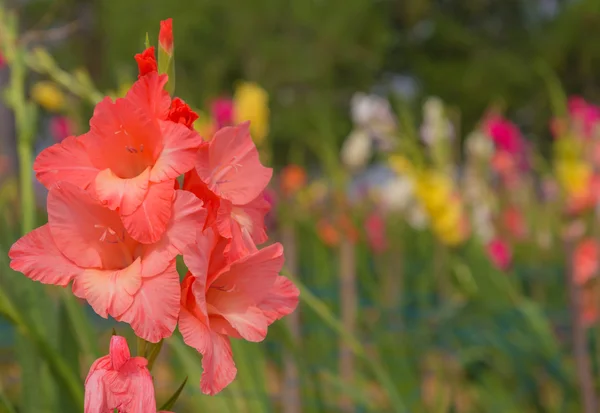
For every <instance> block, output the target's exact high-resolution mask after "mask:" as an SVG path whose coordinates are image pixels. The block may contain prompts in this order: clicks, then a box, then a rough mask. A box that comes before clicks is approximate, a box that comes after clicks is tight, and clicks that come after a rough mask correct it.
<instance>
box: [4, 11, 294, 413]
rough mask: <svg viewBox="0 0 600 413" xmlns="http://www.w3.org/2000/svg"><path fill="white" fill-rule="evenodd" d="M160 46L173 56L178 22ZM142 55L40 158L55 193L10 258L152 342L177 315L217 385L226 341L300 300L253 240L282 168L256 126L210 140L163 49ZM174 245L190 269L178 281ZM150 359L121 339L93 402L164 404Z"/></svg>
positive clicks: (90, 389) (261, 232)
mask: <svg viewBox="0 0 600 413" xmlns="http://www.w3.org/2000/svg"><path fill="white" fill-rule="evenodd" d="M159 43H160V47H161V48H162V49H163V51H166V52H167V53H169V55H172V47H173V46H172V45H173V37H172V31H171V22H170V20H167V21H165V22H162V23H161V33H160V36H159ZM136 60H137V62H138V67H139V71H140V73H139V78H138V80H137V81H136V82H135V84H134V85H133V86H132V87H131V89H130V90H129V92H128V93H127V95H126V96H125V97H124V98H120V99H117V100H116V101H114V102H113V101H112V100H111V99H110V98H105V99H104V100H102V101H101V102H100V103H99V104H98V105H97V106H96V108H95V110H94V113H93V116H92V119H91V120H90V130H89V131H88V132H87V133H84V134H83V135H81V136H70V137H67V138H66V139H64V140H62V141H61V142H60V143H57V144H55V145H53V146H51V147H49V148H47V149H46V150H44V151H43V152H42V153H41V154H40V155H39V156H38V157H37V159H36V160H35V163H34V170H35V173H36V176H37V179H38V180H39V181H40V182H41V183H42V184H43V185H44V186H45V187H46V188H48V190H49V195H48V201H47V202H48V203H47V209H48V223H47V224H46V225H43V226H41V227H39V228H37V229H35V230H34V231H32V232H30V233H29V234H26V235H25V236H24V237H22V238H21V239H19V240H18V241H17V242H16V243H15V244H14V245H13V246H12V248H11V250H10V252H9V255H10V258H11V268H13V269H14V270H17V271H20V272H22V273H23V274H25V275H26V276H27V277H29V278H31V279H32V280H35V281H39V282H41V283H44V284H55V285H60V286H67V285H69V284H70V283H72V284H71V286H72V291H73V294H75V295H76V296H77V297H79V298H81V299H84V300H86V301H87V302H88V303H89V304H90V306H91V307H92V308H93V309H94V311H95V312H96V313H98V314H99V315H100V316H102V317H105V318H106V317H108V316H111V317H113V318H114V319H115V320H117V321H121V322H125V323H129V324H130V325H131V327H132V329H133V331H134V332H135V334H136V335H137V336H138V337H140V338H142V339H144V340H146V341H148V342H151V343H157V342H159V341H160V340H162V339H165V338H167V337H169V336H171V335H172V334H173V331H174V330H175V328H176V326H177V325H179V329H180V332H181V334H182V336H183V339H184V341H185V343H187V344H188V345H190V346H192V347H194V348H195V349H197V350H198V351H199V352H200V353H202V355H203V358H202V366H203V374H202V380H201V388H202V391H203V392H204V393H206V394H211V395H213V394H215V393H218V392H219V391H221V390H222V389H223V388H224V387H226V386H227V385H228V384H229V383H231V381H232V380H233V379H234V378H235V375H236V367H235V364H234V361H233V357H232V350H231V345H230V338H231V337H233V338H238V339H239V338H242V339H245V340H248V341H254V342H258V341H261V340H263V339H264V338H265V336H266V334H267V328H268V326H269V325H270V324H271V323H273V322H274V321H275V320H277V319H280V318H281V317H283V316H285V315H287V314H289V313H291V312H292V311H293V310H294V309H295V308H296V306H297V303H298V296H299V291H298V289H297V288H296V287H295V286H294V285H293V284H292V282H291V281H290V280H288V279H287V278H284V277H283V276H280V275H279V272H280V271H281V269H282V267H283V264H284V256H283V248H282V246H281V245H280V244H279V243H275V244H271V245H269V246H267V247H264V248H262V249H258V248H257V245H259V244H262V243H264V242H266V241H267V234H266V232H265V224H264V217H265V214H266V213H267V212H268V211H269V208H270V204H269V203H268V202H267V201H266V200H265V198H264V195H263V192H264V191H265V188H266V186H267V184H268V183H269V180H270V179H271V175H272V170H271V169H270V168H266V167H264V166H263V165H262V164H261V163H260V160H259V156H258V151H257V149H256V147H255V145H254V143H253V141H252V138H251V136H250V133H249V124H248V123H245V124H241V125H237V126H230V127H225V128H223V129H220V130H219V131H218V132H217V133H216V134H215V135H214V136H213V137H212V139H211V140H210V141H205V140H203V138H202V137H201V136H200V135H199V134H198V133H197V132H196V131H195V130H194V129H193V126H192V125H193V122H194V120H195V119H196V118H197V115H196V114H195V113H194V112H193V111H192V110H191V109H190V107H189V106H188V105H187V104H186V103H185V102H183V101H182V100H181V99H179V98H173V99H171V97H170V96H169V94H168V93H167V92H166V91H165V84H166V83H167V81H168V79H167V75H165V74H159V73H158V70H157V61H156V58H155V55H154V48H153V47H150V48H148V49H147V50H145V51H144V52H143V53H141V54H138V55H136ZM182 176H183V184H182V185H180V184H179V182H178V178H180V177H182ZM178 255H183V258H184V262H185V263H186V265H187V267H188V269H189V271H188V273H187V275H186V276H185V278H184V279H183V281H182V282H180V278H179V274H178V272H177V270H176V265H175V261H176V257H177V256H178ZM146 362H147V361H146V360H145V359H144V358H141V357H135V358H130V356H129V349H128V347H127V344H126V343H125V341H124V339H123V338H122V337H118V336H115V337H113V339H112V341H111V351H110V355H109V356H106V357H103V358H101V359H99V360H97V361H96V363H94V365H93V366H92V369H91V371H90V374H89V376H88V378H87V380H86V395H85V412H86V413H106V412H112V411H113V409H117V410H118V411H119V412H121V413H125V412H143V413H148V412H155V411H156V406H155V401H154V390H153V386H152V380H151V376H150V373H149V371H148V369H147V368H146Z"/></svg>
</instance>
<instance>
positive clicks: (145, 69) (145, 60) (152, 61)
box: [135, 46, 158, 78]
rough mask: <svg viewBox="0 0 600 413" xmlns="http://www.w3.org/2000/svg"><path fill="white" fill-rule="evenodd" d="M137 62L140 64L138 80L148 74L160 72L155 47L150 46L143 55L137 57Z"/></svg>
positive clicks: (139, 54)
mask: <svg viewBox="0 0 600 413" xmlns="http://www.w3.org/2000/svg"><path fill="white" fill-rule="evenodd" d="M135 61H136V62H137V64H138V70H139V72H140V73H139V75H138V78H140V77H142V76H144V75H147V74H148V73H152V72H158V63H157V62H156V57H155V55H154V46H150V47H149V48H147V49H146V50H144V51H143V52H142V53H138V54H136V55H135Z"/></svg>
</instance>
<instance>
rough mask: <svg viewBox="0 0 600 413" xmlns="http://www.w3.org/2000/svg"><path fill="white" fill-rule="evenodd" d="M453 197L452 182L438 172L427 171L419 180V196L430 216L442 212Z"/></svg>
mask: <svg viewBox="0 0 600 413" xmlns="http://www.w3.org/2000/svg"><path fill="white" fill-rule="evenodd" d="M451 195H452V180H451V179H450V178H448V177H447V176H445V175H444V174H442V173H440V172H437V171H426V172H424V173H422V174H421V175H420V176H419V178H418V179H417V196H418V197H419V199H420V200H421V202H422V203H423V206H424V207H425V209H426V210H427V212H428V213H429V214H430V215H435V214H437V213H438V212H439V211H440V210H442V209H443V208H444V207H445V206H446V204H447V202H448V200H449V199H450V196H451Z"/></svg>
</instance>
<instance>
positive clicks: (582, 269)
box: [573, 238, 600, 285]
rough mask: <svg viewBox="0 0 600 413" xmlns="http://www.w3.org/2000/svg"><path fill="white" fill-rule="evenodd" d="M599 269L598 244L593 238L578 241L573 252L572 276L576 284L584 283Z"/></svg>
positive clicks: (599, 245)
mask: <svg viewBox="0 0 600 413" xmlns="http://www.w3.org/2000/svg"><path fill="white" fill-rule="evenodd" d="M599 269H600V244H599V243H598V241H596V240H595V239H594V238H586V239H584V240H582V241H581V242H579V244H578V245H577V247H576V248H575V251H574V253H573V277H574V279H575V282H576V283H577V284H578V285H584V284H586V283H587V282H588V281H589V280H591V279H592V278H593V277H594V276H595V275H597V274H598V270H599Z"/></svg>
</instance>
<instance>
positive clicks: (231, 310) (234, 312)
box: [219, 305, 269, 342]
mask: <svg viewBox="0 0 600 413" xmlns="http://www.w3.org/2000/svg"><path fill="white" fill-rule="evenodd" d="M219 310H221V311H220V313H221V315H222V316H223V318H224V319H225V320H227V321H228V322H229V324H231V327H233V328H234V329H235V330H236V331H237V332H238V333H240V335H241V336H242V337H243V338H244V339H245V340H248V341H252V342H260V341H263V340H264V339H265V337H266V336H267V327H268V326H269V324H268V319H267V317H266V316H265V314H264V313H263V312H262V311H261V310H260V309H259V308H258V307H246V308H243V309H240V308H237V306H236V305H231V306H227V307H225V308H223V307H221V308H219Z"/></svg>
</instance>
